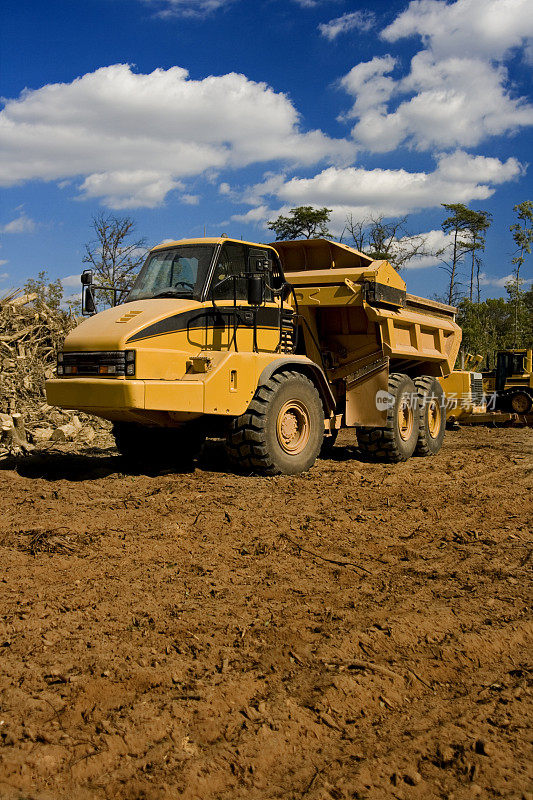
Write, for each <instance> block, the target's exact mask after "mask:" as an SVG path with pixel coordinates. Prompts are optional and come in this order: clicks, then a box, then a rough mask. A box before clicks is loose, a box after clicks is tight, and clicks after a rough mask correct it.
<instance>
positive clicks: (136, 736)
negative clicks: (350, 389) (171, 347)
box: [0, 428, 533, 800]
mask: <svg viewBox="0 0 533 800" xmlns="http://www.w3.org/2000/svg"><path fill="white" fill-rule="evenodd" d="M106 436H107V434H106V435H105V436H104V439H105V440H103V441H102V442H98V444H99V445H100V444H101V446H99V447H98V448H96V447H92V448H89V447H86V448H85V449H80V447H79V446H76V447H78V450H77V451H76V452H73V448H74V447H75V445H68V444H63V445H56V446H55V447H54V448H51V449H49V450H45V451H35V452H34V453H32V455H30V456H27V457H24V458H19V459H11V460H8V461H5V462H2V465H1V469H0V497H1V501H0V503H1V509H2V517H1V520H0V556H1V569H0V797H1V798H2V800H4V798H6V799H7V800H15V798H16V800H30V799H31V800H64V799H66V798H68V799H69V800H70V799H71V798H73V799H74V800H100V799H101V798H102V799H103V798H105V799H106V800H167V798H168V799H169V800H173V799H174V798H183V800H193V798H194V799H195V800H197V799H198V800H215V799H216V800H239V798H247V800H248V798H249V799H250V800H259V799H260V800H267V799H268V798H284V799H285V798H286V799H287V800H291V799H292V798H295V799H296V798H305V800H329V798H333V800H345V799H346V800H347V799H348V798H368V800H378V798H399V799H400V800H402V799H403V798H405V799H407V798H409V799H411V798H412V799H413V800H415V799H416V798H423V799H424V800H426V799H431V798H448V800H452V798H453V800H463V799H464V800H466V799H467V798H474V797H481V798H513V800H514V799H517V800H521V799H522V798H524V799H525V800H530V798H532V797H533V795H532V794H531V792H532V791H533V789H532V780H531V771H530V765H531V763H532V758H531V756H532V751H531V743H530V731H531V719H532V704H531V693H530V692H531V688H530V684H528V675H529V676H530V673H529V671H528V670H529V666H530V664H529V662H530V656H531V652H532V648H531V642H532V630H533V626H532V623H531V616H530V614H529V609H528V605H529V602H530V599H531V595H530V586H531V584H530V582H529V581H530V568H531V563H532V557H533V544H532V541H531V483H532V458H531V456H532V452H533V432H532V431H531V430H528V429H503V430H496V429H490V428H479V429H475V428H473V429H462V430H460V431H458V432H449V433H448V434H447V436H446V439H445V445H444V448H443V450H442V452H441V453H440V454H439V455H438V456H436V457H434V458H414V459H411V460H410V461H408V462H407V463H405V464H399V465H395V466H383V465H376V464H372V463H365V462H364V461H362V460H361V456H360V455H359V453H358V452H357V450H356V448H355V444H354V443H355V439H354V437H350V436H349V435H347V434H344V435H343V437H342V438H341V437H340V438H339V444H338V445H337V446H336V447H335V448H334V450H333V454H332V458H331V459H329V460H320V461H318V462H317V464H316V466H315V467H313V469H312V470H311V471H310V472H309V473H307V474H306V475H303V476H299V477H277V478H256V477H251V476H242V475H234V474H231V473H228V472H226V471H225V468H224V460H223V457H222V456H221V453H220V451H219V450H218V449H217V447H216V446H215V445H211V446H210V447H207V448H206V450H205V452H204V454H203V456H202V458H201V461H200V463H199V464H198V465H197V466H196V468H195V470H194V472H192V473H186V474H173V473H170V472H167V473H159V474H142V473H141V474H139V473H133V472H131V471H128V468H127V465H126V464H125V463H124V461H123V460H122V459H121V458H120V457H119V456H118V455H117V453H116V451H115V450H114V449H113V448H112V446H111V442H110V441H109V439H108V438H107V439H106V438H105V437H106Z"/></svg>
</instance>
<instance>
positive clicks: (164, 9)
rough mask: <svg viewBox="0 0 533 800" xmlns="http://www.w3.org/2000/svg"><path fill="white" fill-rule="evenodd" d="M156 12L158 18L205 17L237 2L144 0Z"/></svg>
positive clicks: (215, 0) (227, 0) (229, 0)
mask: <svg viewBox="0 0 533 800" xmlns="http://www.w3.org/2000/svg"><path fill="white" fill-rule="evenodd" d="M144 2H145V3H147V4H149V5H150V6H152V7H153V8H154V9H155V11H156V16H158V17H162V18H163V19H165V18H168V17H205V16H207V15H208V14H211V13H212V12H213V11H218V10H219V9H221V8H227V7H228V6H230V5H232V4H233V3H234V2H235V0H144Z"/></svg>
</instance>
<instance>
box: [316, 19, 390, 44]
mask: <svg viewBox="0 0 533 800" xmlns="http://www.w3.org/2000/svg"><path fill="white" fill-rule="evenodd" d="M375 21H376V17H375V15H374V14H373V13H372V12H371V11H352V12H348V13H346V14H343V15H342V16H341V17H336V19H331V20H330V21H329V22H323V23H321V24H320V25H319V26H318V30H319V31H320V33H321V34H322V36H325V37H326V39H329V41H330V42H332V41H333V40H334V39H336V38H337V36H340V35H341V34H342V33H349V32H350V31H353V30H358V31H361V32H362V33H366V32H367V31H369V30H371V29H372V28H373V27H374V24H375Z"/></svg>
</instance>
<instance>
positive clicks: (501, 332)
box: [457, 297, 511, 367]
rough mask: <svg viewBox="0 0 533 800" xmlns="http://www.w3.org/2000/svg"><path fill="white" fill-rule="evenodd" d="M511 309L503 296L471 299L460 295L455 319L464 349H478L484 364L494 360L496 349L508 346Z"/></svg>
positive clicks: (471, 350)
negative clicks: (461, 334)
mask: <svg viewBox="0 0 533 800" xmlns="http://www.w3.org/2000/svg"><path fill="white" fill-rule="evenodd" d="M510 319H511V309H510V307H509V303H506V301H505V299H504V298H503V297H498V298H489V299H487V300H484V301H483V302H482V303H473V302H472V301H470V300H469V299H467V298H463V299H462V300H461V301H460V302H459V305H458V310H457V322H458V324H459V325H460V326H461V328H462V330H463V340H462V343H461V349H462V351H463V353H473V354H476V353H480V354H481V355H482V356H484V357H486V359H487V366H488V367H492V366H493V365H494V363H495V353H496V351H497V350H502V349H504V348H506V347H508V346H509V332H510Z"/></svg>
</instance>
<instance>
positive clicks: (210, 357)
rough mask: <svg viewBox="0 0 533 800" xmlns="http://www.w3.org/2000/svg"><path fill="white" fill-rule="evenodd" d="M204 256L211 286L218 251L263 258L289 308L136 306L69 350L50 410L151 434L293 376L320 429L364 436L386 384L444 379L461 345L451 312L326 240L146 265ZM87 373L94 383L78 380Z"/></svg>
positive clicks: (86, 325)
mask: <svg viewBox="0 0 533 800" xmlns="http://www.w3.org/2000/svg"><path fill="white" fill-rule="evenodd" d="M206 244H208V245H212V247H213V248H214V251H213V252H214V254H215V255H214V262H213V264H215V266H214V267H213V268H212V275H213V276H214V275H215V274H216V273H217V269H218V267H217V263H218V262H217V259H218V258H222V256H221V255H219V254H221V253H223V252H224V248H225V247H227V246H228V245H232V246H237V245H238V246H244V247H246V248H248V249H247V252H249V253H252V254H254V253H255V254H256V255H257V253H258V252H259V253H261V254H263V256H264V258H265V259H266V261H268V263H270V264H271V265H273V269H275V270H277V271H278V273H279V275H281V278H282V279H283V280H285V281H287V282H288V283H289V284H290V286H291V287H292V294H291V296H290V297H289V296H288V295H283V294H281V293H278V294H276V293H275V292H274V293H272V295H271V298H270V299H266V300H265V301H263V302H261V303H260V304H259V305H256V306H254V307H252V306H251V305H250V304H249V303H248V301H247V299H242V298H241V299H236V298H235V297H234V299H233V302H231V303H230V302H229V301H228V299H227V298H226V300H223V301H220V300H216V301H215V300H213V297H211V296H204V297H203V299H201V298H200V299H198V298H197V299H192V297H191V298H186V299H183V298H182V299H178V298H176V297H161V298H153V299H150V298H147V299H137V300H136V299H133V300H131V302H130V301H127V302H125V303H123V304H121V305H118V306H116V307H114V308H109V309H107V310H105V311H102V312H100V313H98V314H95V315H94V316H91V317H89V318H88V319H86V320H84V321H83V322H82V323H81V324H80V325H79V326H78V327H77V328H75V329H74V330H73V331H72V332H71V333H70V334H69V336H68V337H67V339H66V341H65V345H64V353H63V354H62V356H61V357H64V358H65V359H67V360H68V361H69V363H70V364H71V367H70V370H71V371H70V373H69V374H63V375H62V376H57V377H55V378H54V379H53V380H49V381H48V382H47V385H46V391H47V398H48V402H49V403H50V404H51V405H57V406H61V407H63V408H69V409H80V410H83V411H86V412H89V413H93V414H96V415H99V416H101V417H104V418H106V419H110V420H113V421H130V422H141V423H144V424H147V425H156V426H180V425H182V424H183V423H184V422H187V421H188V420H192V419H195V418H198V417H201V416H202V415H209V416H215V417H217V416H218V417H226V418H227V417H237V416H239V415H241V414H243V413H244V412H245V411H246V409H247V408H248V405H249V403H250V401H251V400H252V398H253V396H254V393H255V392H256V390H257V388H258V386H259V385H261V384H262V382H264V381H265V380H266V379H268V377H269V376H270V375H272V374H273V372H275V371H276V370H277V369H281V368H283V367H284V366H287V365H292V366H293V367H294V368H295V369H296V370H297V371H301V372H303V373H304V374H305V375H307V376H308V377H309V378H310V379H311V380H312V381H313V382H314V383H315V384H316V386H317V388H318V390H319V393H320V396H321V399H322V402H323V406H324V415H325V426H326V429H327V428H331V427H341V426H343V425H347V426H353V425H370V426H371V425H379V424H380V423H382V421H383V419H384V416H383V415H384V412H383V410H379V409H377V408H376V404H375V396H376V391H378V390H379V389H386V387H387V379H388V375H389V372H392V371H401V372H405V373H407V374H409V375H411V376H413V377H416V376H419V375H430V376H435V377H441V376H445V375H448V374H449V373H450V372H451V371H452V369H453V364H454V362H455V359H456V357H457V353H458V350H459V345H460V341H461V331H460V328H459V327H458V325H457V324H456V322H455V309H454V308H452V307H450V306H445V305H443V304H441V303H435V302H432V301H429V300H425V299H423V298H418V297H415V296H413V295H409V294H407V293H406V290H405V283H404V281H403V279H402V278H401V277H400V275H399V274H398V273H397V272H396V271H395V270H394V269H393V267H392V266H391V265H390V264H389V263H388V262H386V261H372V259H370V258H368V257H367V256H365V255H364V254H363V253H359V252H358V251H356V250H354V249H352V248H349V247H346V246H344V245H341V244H338V243H336V242H330V241H327V240H324V239H319V240H309V241H305V242H301V241H294V242H292V241H291V242H277V243H275V244H274V245H272V246H269V245H262V244H255V243H246V242H245V243H243V242H240V241H237V240H230V239H226V238H220V239H188V240H181V241H178V242H170V243H165V244H163V245H158V247H156V248H153V250H152V251H151V254H150V255H153V254H154V253H159V252H161V251H165V250H169V249H171V248H173V247H179V246H194V245H206ZM263 256H261V257H263ZM254 257H255V256H254ZM265 263H266V262H265ZM269 279H270V278H269ZM267 283H268V281H267ZM124 353H126V357H127V358H129V357H130V355H131V354H132V353H133V356H131V358H133V359H134V374H127V373H126V372H125V371H124V362H123V360H122V361H120V363H121V364H122V366H121V369H122V373H121V374H113V375H112V374H110V372H109V371H107V372H106V369H107V370H109V369H110V368H108V367H106V366H105V363H104V362H106V359H107V361H110V360H111V361H113V359H115V361H116V360H117V358H118V357H119V356H121V357H122V356H124ZM117 363H118V362H117ZM132 363H133V362H132ZM84 365H85V366H84ZM89 366H90V369H91V370H92V371H93V373H94V371H95V370H96V373H95V374H92V373H91V374H84V369H85V370H88V369H89Z"/></svg>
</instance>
